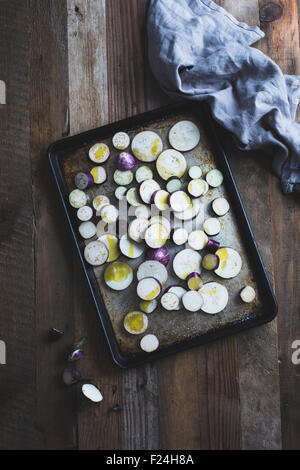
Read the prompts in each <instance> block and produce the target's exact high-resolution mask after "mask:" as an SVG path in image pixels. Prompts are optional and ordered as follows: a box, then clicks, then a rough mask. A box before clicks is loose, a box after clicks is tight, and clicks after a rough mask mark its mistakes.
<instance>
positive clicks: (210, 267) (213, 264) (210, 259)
mask: <svg viewBox="0 0 300 470" xmlns="http://www.w3.org/2000/svg"><path fill="white" fill-rule="evenodd" d="M219 263H220V258H219V257H218V255H216V254H214V253H208V254H207V255H205V256H204V258H203V259H202V268H204V269H206V270H207V271H214V270H215V269H217V267H218V266H219Z"/></svg>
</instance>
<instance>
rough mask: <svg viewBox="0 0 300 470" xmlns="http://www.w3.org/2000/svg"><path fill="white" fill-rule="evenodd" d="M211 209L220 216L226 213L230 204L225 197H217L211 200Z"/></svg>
mask: <svg viewBox="0 0 300 470" xmlns="http://www.w3.org/2000/svg"><path fill="white" fill-rule="evenodd" d="M212 209H213V211H214V213H215V214H216V215H218V216H219V217H222V216H223V215H226V214H227V212H228V211H229V209H230V205H229V202H228V201H227V199H225V197H218V198H217V199H214V201H213V202H212Z"/></svg>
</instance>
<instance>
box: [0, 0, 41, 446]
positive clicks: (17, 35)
mask: <svg viewBox="0 0 300 470" xmlns="http://www.w3.org/2000/svg"><path fill="white" fill-rule="evenodd" d="M28 15H29V10H28V4H27V2H26V1H24V2H19V1H17V0H4V1H2V2H1V8H0V79H1V80H3V81H4V82H5V84H6V92H7V97H6V104H3V105H1V106H0V168H1V185H0V197H1V201H2V203H1V210H0V221H1V222H0V290H1V315H0V339H1V340H3V341H5V342H6V347H7V359H6V362H7V364H6V365H0V383H1V385H0V403H1V405H0V449H6V450H7V449H10V450H11V449H13V450H15V449H30V448H34V447H35V445H36V427H35V426H36V406H35V402H36V390H35V345H34V318H35V305H34V256H33V230H34V227H33V205H32V197H31V177H30V171H31V168H30V149H29V138H30V136H29V109H28V107H29V69H28V63H29V44H28Z"/></svg>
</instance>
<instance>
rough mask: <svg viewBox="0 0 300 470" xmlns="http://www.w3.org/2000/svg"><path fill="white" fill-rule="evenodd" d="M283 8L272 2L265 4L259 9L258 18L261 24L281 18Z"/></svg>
mask: <svg viewBox="0 0 300 470" xmlns="http://www.w3.org/2000/svg"><path fill="white" fill-rule="evenodd" d="M282 13H283V8H282V6H281V5H278V4H277V3H273V2H267V3H265V4H264V5H262V6H261V7H260V10H259V18H260V21H261V22H262V23H271V22H272V21H276V20H279V18H280V17H281V16H282Z"/></svg>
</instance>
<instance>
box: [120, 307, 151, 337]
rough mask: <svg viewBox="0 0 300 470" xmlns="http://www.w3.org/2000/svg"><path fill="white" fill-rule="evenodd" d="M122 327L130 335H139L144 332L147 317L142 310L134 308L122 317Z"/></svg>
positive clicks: (146, 326) (146, 325)
mask: <svg viewBox="0 0 300 470" xmlns="http://www.w3.org/2000/svg"><path fill="white" fill-rule="evenodd" d="M123 324H124V328H125V330H126V331H127V332H128V333H130V334H132V335H140V334H142V333H145V331H146V330H147V328H148V317H147V315H145V314H144V313H143V312H139V311H138V310H134V311H133V312H129V313H127V315H126V316H125V318H124V323H123Z"/></svg>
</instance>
